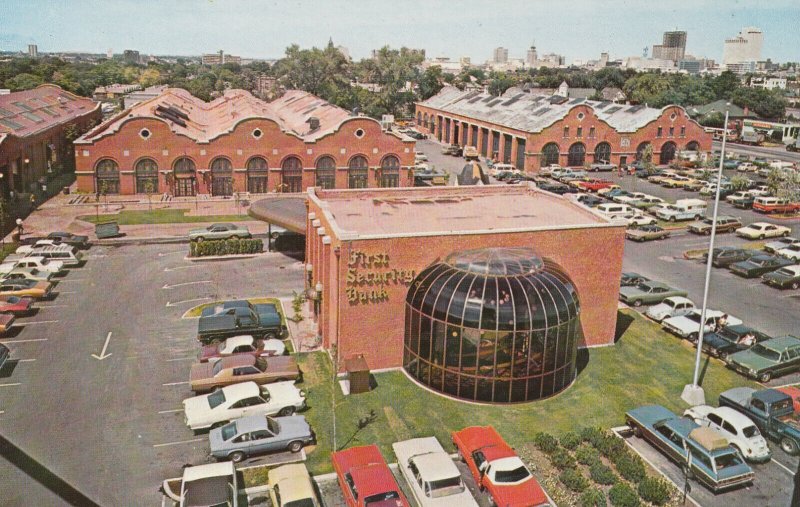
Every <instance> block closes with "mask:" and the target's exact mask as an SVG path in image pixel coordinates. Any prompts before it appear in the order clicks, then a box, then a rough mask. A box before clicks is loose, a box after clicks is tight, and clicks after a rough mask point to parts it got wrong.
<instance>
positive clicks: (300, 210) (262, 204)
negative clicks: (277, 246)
mask: <svg viewBox="0 0 800 507" xmlns="http://www.w3.org/2000/svg"><path fill="white" fill-rule="evenodd" d="M248 214H249V215H250V216H251V217H254V218H257V219H259V220H263V221H265V222H269V223H271V224H274V225H277V226H280V227H283V228H284V229H286V230H288V231H292V232H296V233H298V234H303V235H305V233H306V216H307V215H308V208H307V207H306V198H305V196H304V195H281V194H276V195H274V196H272V195H270V196H268V197H265V198H264V199H259V200H258V201H255V202H254V203H252V204H251V205H250V211H248Z"/></svg>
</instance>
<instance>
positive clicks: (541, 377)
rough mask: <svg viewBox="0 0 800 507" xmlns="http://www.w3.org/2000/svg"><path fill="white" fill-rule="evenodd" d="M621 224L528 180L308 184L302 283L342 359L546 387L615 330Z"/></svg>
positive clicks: (438, 380) (515, 395)
mask: <svg viewBox="0 0 800 507" xmlns="http://www.w3.org/2000/svg"><path fill="white" fill-rule="evenodd" d="M509 203H513V206H509ZM624 234H625V229H624V226H622V225H619V224H618V223H612V222H610V221H609V220H607V219H605V218H604V217H602V216H600V215H598V214H597V213H595V212H594V211H592V210H591V209H589V208H587V207H584V206H582V205H580V204H576V203H574V202H572V201H569V200H567V199H564V198H562V197H560V196H556V195H554V194H550V193H548V192H544V191H541V190H537V189H536V188H535V187H534V186H532V185H531V186H528V185H525V184H521V185H508V186H506V185H502V186H479V187H428V188H406V189H368V190H322V189H316V188H315V189H309V191H308V217H307V222H306V263H307V264H306V269H307V275H308V277H307V281H306V284H307V285H306V287H307V291H306V292H307V294H308V295H310V296H311V301H312V303H313V309H314V315H315V319H316V324H317V326H318V333H319V335H320V336H321V337H322V344H323V346H324V347H326V348H329V349H332V350H335V356H336V357H335V360H336V362H337V364H338V367H339V371H342V370H343V368H344V362H345V360H346V359H348V358H350V357H354V356H357V355H363V356H364V358H365V359H366V361H367V364H368V365H369V367H370V368H372V369H380V368H397V367H403V368H404V369H405V370H406V371H407V372H408V373H409V374H410V375H412V376H413V377H414V378H415V379H416V380H417V381H419V382H421V383H423V384H426V385H429V386H430V387H432V388H433V389H435V390H439V391H442V392H444V393H447V394H450V395H452V396H455V397H458V398H465V399H472V400H479V401H489V402H510V401H512V402H513V401H525V400H530V399H537V398H543V397H547V396H550V395H552V394H554V393H556V392H558V391H559V390H561V389H563V388H565V387H566V386H567V385H569V384H570V383H571V382H572V380H574V378H575V375H576V369H575V366H576V361H575V357H576V353H577V348H578V347H579V346H589V347H591V346H602V345H610V344H612V343H613V342H614V333H615V326H616V320H617V294H618V288H619V280H620V275H621V272H622V257H623V250H624ZM600 255H601V256H602V261H597V258H598V256H600Z"/></svg>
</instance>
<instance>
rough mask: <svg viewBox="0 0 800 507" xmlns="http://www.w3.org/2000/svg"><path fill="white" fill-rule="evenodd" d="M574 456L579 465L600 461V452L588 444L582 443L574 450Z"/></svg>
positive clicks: (589, 464) (588, 464)
mask: <svg viewBox="0 0 800 507" xmlns="http://www.w3.org/2000/svg"><path fill="white" fill-rule="evenodd" d="M575 458H576V459H577V460H578V463H580V464H581V465H586V466H592V465H594V464H595V463H600V453H599V452H597V449H595V448H594V447H592V446H591V445H588V444H583V445H581V446H580V447H578V448H577V449H576V450H575Z"/></svg>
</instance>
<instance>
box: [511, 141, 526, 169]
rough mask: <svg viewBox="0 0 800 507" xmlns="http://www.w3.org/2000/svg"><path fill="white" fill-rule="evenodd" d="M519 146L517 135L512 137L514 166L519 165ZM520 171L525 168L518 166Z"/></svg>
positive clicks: (512, 161) (512, 160)
mask: <svg viewBox="0 0 800 507" xmlns="http://www.w3.org/2000/svg"><path fill="white" fill-rule="evenodd" d="M518 148H519V144H517V138H516V136H514V137H512V138H511V161H510V162H511V164H512V165H513V166H514V167H517V149H518ZM517 169H519V170H520V171H522V170H524V169H523V168H522V167H517Z"/></svg>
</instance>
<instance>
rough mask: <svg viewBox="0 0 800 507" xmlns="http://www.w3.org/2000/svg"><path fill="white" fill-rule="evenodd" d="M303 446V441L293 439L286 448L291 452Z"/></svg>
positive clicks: (297, 450) (298, 450)
mask: <svg viewBox="0 0 800 507" xmlns="http://www.w3.org/2000/svg"><path fill="white" fill-rule="evenodd" d="M302 448H303V442H301V441H299V440H295V441H294V442H290V443H289V447H288V449H289V450H290V451H292V452H300V449H302Z"/></svg>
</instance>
